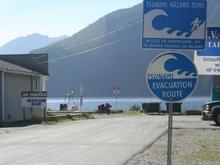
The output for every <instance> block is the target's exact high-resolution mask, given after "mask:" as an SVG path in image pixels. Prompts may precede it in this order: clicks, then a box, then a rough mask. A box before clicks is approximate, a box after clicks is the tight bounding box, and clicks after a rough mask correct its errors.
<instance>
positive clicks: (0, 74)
mask: <svg viewBox="0 0 220 165" xmlns="http://www.w3.org/2000/svg"><path fill="white" fill-rule="evenodd" d="M1 121H2V72H1V71H0V122H1Z"/></svg>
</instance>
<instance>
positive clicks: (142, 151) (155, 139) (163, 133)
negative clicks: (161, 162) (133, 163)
mask: <svg viewBox="0 0 220 165" xmlns="http://www.w3.org/2000/svg"><path fill="white" fill-rule="evenodd" d="M167 132H168V129H167V128H166V129H165V130H163V131H162V133H160V134H159V136H157V137H155V138H153V140H152V141H151V142H150V143H149V144H148V145H146V146H145V147H144V148H142V149H141V150H140V151H138V152H137V153H135V154H134V155H133V156H131V157H130V158H129V159H128V160H126V162H125V163H123V165H127V164H128V162H129V161H130V160H132V159H133V158H134V157H135V156H137V155H139V154H142V153H144V152H145V151H146V150H147V149H149V148H150V147H151V146H152V145H153V144H154V143H155V142H157V140H159V139H160V138H161V137H163V136H164V135H165V134H167Z"/></svg>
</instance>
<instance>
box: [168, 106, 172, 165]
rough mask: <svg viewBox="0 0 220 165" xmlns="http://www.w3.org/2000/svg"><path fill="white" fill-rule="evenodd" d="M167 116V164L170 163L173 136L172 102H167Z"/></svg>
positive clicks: (169, 164)
mask: <svg viewBox="0 0 220 165" xmlns="http://www.w3.org/2000/svg"><path fill="white" fill-rule="evenodd" d="M168 110H169V118H168V141H167V165H171V164H172V163H171V162H172V158H171V155H172V137H173V103H169V107H168Z"/></svg>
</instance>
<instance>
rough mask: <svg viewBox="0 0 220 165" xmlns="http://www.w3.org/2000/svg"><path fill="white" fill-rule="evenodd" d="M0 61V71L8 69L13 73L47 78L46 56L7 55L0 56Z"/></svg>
mask: <svg viewBox="0 0 220 165" xmlns="http://www.w3.org/2000/svg"><path fill="white" fill-rule="evenodd" d="M0 60H1V63H0V70H1V68H2V69H5V68H10V69H11V70H15V71H16V70H17V71H22V72H25V73H32V74H38V75H44V76H49V70H48V54H7V55H0ZM2 66H4V67H2Z"/></svg>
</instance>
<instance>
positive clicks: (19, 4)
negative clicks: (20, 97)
mask: <svg viewBox="0 0 220 165" xmlns="http://www.w3.org/2000/svg"><path fill="white" fill-rule="evenodd" d="M141 2H142V0H1V5H0V27H1V28H0V29H1V30H0V36H1V37H0V46H2V45H3V44H5V43H7V42H8V41H10V40H12V39H15V38H17V37H21V36H26V35H29V34H33V33H40V34H43V35H48V36H50V37H57V36H61V35H69V36H70V35H73V34H74V33H76V32H77V31H79V30H81V29H83V28H85V27H86V26H88V25H89V24H91V23H93V22H94V21H96V20H97V19H98V18H100V17H102V16H104V15H105V14H108V13H110V12H112V11H115V10H117V9H122V8H128V7H132V6H134V5H136V4H138V3H141Z"/></svg>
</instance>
